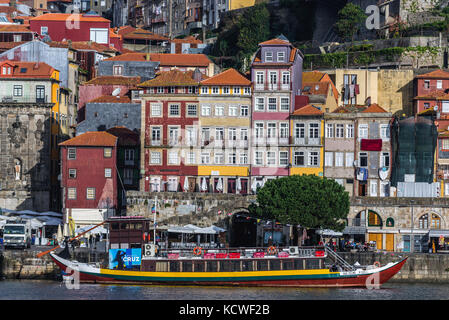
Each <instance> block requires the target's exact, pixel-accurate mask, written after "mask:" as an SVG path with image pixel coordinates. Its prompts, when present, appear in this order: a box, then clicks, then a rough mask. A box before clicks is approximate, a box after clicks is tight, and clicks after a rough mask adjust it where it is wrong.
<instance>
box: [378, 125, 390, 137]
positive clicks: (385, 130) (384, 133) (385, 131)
mask: <svg viewBox="0 0 449 320" xmlns="http://www.w3.org/2000/svg"><path fill="white" fill-rule="evenodd" d="M379 127H380V137H381V138H382V139H383V140H388V139H390V126H389V125H388V124H380V125H379Z"/></svg>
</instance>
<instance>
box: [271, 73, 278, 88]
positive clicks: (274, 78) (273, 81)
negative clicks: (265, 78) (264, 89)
mask: <svg viewBox="0 0 449 320" xmlns="http://www.w3.org/2000/svg"><path fill="white" fill-rule="evenodd" d="M277 83H278V74H277V72H270V84H272V85H273V84H277Z"/></svg>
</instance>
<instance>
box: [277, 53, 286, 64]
mask: <svg viewBox="0 0 449 320" xmlns="http://www.w3.org/2000/svg"><path fill="white" fill-rule="evenodd" d="M277 58H278V62H285V52H284V51H280V52H278V53H277Z"/></svg>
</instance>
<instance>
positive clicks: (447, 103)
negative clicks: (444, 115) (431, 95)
mask: <svg viewBox="0 0 449 320" xmlns="http://www.w3.org/2000/svg"><path fill="white" fill-rule="evenodd" d="M441 112H448V113H449V101H443V106H442V108H441Z"/></svg>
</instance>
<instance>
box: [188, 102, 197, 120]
mask: <svg viewBox="0 0 449 320" xmlns="http://www.w3.org/2000/svg"><path fill="white" fill-rule="evenodd" d="M197 108H198V107H197V105H196V104H189V105H187V116H189V117H196V116H197Z"/></svg>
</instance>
